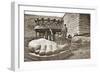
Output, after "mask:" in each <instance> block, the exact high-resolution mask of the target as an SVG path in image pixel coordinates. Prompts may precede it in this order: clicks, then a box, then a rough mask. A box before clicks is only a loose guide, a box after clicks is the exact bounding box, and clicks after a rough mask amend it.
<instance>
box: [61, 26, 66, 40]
mask: <svg viewBox="0 0 100 73" xmlns="http://www.w3.org/2000/svg"><path fill="white" fill-rule="evenodd" d="M67 32H68V29H67V27H66V24H64V26H63V28H62V32H61V33H62V37H63V38H66V37H67Z"/></svg>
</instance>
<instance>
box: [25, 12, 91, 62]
mask: <svg viewBox="0 0 100 73" xmlns="http://www.w3.org/2000/svg"><path fill="white" fill-rule="evenodd" d="M90 19H91V17H90V14H86V13H67V12H65V13H64V12H49V11H48V12H47V11H24V62H30V61H50V60H73V59H90V58H91V55H90V53H91V52H90V50H91V49H90V34H91V33H90V29H91V28H90V26H91V25H90Z"/></svg>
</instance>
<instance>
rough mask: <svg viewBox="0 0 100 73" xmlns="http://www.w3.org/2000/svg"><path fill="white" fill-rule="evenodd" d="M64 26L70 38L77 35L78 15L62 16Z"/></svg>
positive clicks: (67, 14)
mask: <svg viewBox="0 0 100 73" xmlns="http://www.w3.org/2000/svg"><path fill="white" fill-rule="evenodd" d="M63 19H64V24H66V26H67V28H68V35H69V34H71V35H72V36H73V35H74V34H76V33H79V14H78V13H66V14H65V15H64V18H63Z"/></svg>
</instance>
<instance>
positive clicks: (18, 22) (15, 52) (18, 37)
mask: <svg viewBox="0 0 100 73" xmlns="http://www.w3.org/2000/svg"><path fill="white" fill-rule="evenodd" d="M11 8H12V9H11V39H12V41H11V42H12V43H11V44H12V45H11V69H12V70H14V71H19V70H24V69H25V70H26V69H40V68H42V69H45V68H47V67H48V66H49V67H52V68H55V67H69V66H72V67H73V66H74V67H75V66H85V65H86V66H88V65H90V66H91V65H96V63H97V62H96V59H97V57H96V48H95V45H94V44H95V43H94V42H93V41H94V40H95V38H94V34H95V27H96V26H95V24H96V8H95V7H88V6H74V5H70V6H66V7H59V6H41V5H33V4H32V3H21V2H13V3H12V5H11ZM25 11H39V12H40V11H41V12H42V11H45V12H48V11H51V12H60V13H64V12H69V13H70V12H71V13H89V14H90V15H91V22H90V23H91V59H88V60H87V59H84V60H64V61H62V60H61V61H43V62H24V46H23V45H24V12H25ZM94 48H95V49H94ZM51 63H52V64H51Z"/></svg>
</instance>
